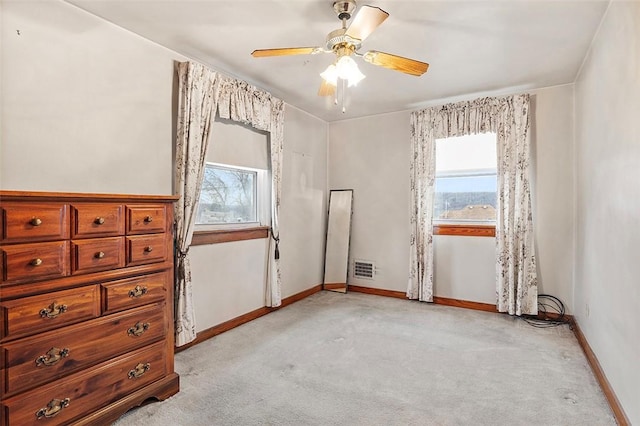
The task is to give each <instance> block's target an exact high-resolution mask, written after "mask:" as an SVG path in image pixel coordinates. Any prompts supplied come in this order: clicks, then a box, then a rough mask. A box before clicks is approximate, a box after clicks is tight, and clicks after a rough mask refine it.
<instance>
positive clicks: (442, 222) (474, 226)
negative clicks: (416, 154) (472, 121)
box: [432, 132, 498, 237]
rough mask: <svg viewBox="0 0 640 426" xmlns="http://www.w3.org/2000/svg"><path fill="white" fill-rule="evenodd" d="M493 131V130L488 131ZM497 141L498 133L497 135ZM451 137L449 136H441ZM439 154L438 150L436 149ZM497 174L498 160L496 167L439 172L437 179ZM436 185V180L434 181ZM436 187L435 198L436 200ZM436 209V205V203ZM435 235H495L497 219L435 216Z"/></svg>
mask: <svg viewBox="0 0 640 426" xmlns="http://www.w3.org/2000/svg"><path fill="white" fill-rule="evenodd" d="M488 133H492V132H488ZM494 136H495V138H496V143H497V135H495V134H494ZM440 139H444V140H446V139H449V138H440ZM436 155H437V150H436ZM492 175H495V176H496V180H497V177H498V169H497V161H496V168H495V169H493V168H485V169H461V170H448V171H444V172H439V173H438V172H437V171H436V175H435V179H438V178H453V177H473V176H478V177H480V176H492ZM434 186H435V181H434ZM435 194H436V193H435V188H434V200H435ZM497 196H498V188H497V187H496V200H497ZM434 209H435V205H434ZM432 220H433V229H432V230H433V235H448V236H463V237H495V235H496V219H494V220H465V219H436V218H435V215H434V217H433V219H432Z"/></svg>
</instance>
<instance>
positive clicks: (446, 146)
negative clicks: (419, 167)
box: [436, 133, 497, 174]
mask: <svg viewBox="0 0 640 426" xmlns="http://www.w3.org/2000/svg"><path fill="white" fill-rule="evenodd" d="M496 166H497V155H496V134H495V133H481V134H478V135H467V136H459V137H455V138H446V139H436V173H438V174H440V173H447V172H453V171H462V170H478V169H495V168H496Z"/></svg>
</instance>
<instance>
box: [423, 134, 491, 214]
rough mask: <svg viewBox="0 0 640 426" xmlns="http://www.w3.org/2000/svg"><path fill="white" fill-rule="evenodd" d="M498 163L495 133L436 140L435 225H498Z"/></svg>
mask: <svg viewBox="0 0 640 426" xmlns="http://www.w3.org/2000/svg"><path fill="white" fill-rule="evenodd" d="M496 163H497V159H496V138H495V134H494V133H484V134H479V135H468V136H462V137H456V138H447V139H437V140H436V181H435V200H434V211H433V218H434V221H436V222H441V223H442V222H454V223H455V222H493V221H495V219H496V190H497V181H496Z"/></svg>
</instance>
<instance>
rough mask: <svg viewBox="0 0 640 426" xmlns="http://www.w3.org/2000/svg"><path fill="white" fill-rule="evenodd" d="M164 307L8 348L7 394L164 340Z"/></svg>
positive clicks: (30, 339) (101, 320)
mask: <svg viewBox="0 0 640 426" xmlns="http://www.w3.org/2000/svg"><path fill="white" fill-rule="evenodd" d="M165 332H166V318H165V309H164V305H158V304H156V305H150V306H149V307H147V308H144V309H136V310H135V311H133V312H132V311H127V312H123V313H121V314H115V315H109V316H106V317H103V318H99V319H95V320H91V321H87V322H84V323H81V324H76V325H72V326H69V327H65V328H63V329H59V330H55V332H49V333H43V334H41V335H39V336H32V337H27V338H25V339H20V340H16V341H14V342H10V343H7V344H5V345H4V354H3V356H2V357H1V359H2V361H3V364H2V365H1V366H0V367H1V368H3V369H4V374H5V377H4V378H3V379H4V380H3V381H4V383H5V389H4V391H5V392H6V393H7V394H13V393H16V392H19V391H23V390H26V389H31V388H33V387H35V386H38V385H41V384H43V383H47V382H49V381H51V380H52V379H55V378H56V377H59V376H60V375H63V374H64V375H66V374H69V373H72V372H75V371H78V370H80V369H83V368H85V367H88V366H91V365H95V364H98V363H99V362H101V361H104V360H106V359H109V358H112V357H114V356H116V355H119V354H122V353H125V352H128V351H131V350H133V349H136V348H139V347H142V346H145V345H148V344H149V343H152V342H154V341H157V340H158V339H162V338H163V337H164V336H165Z"/></svg>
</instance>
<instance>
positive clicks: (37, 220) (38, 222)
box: [29, 217, 42, 226]
mask: <svg viewBox="0 0 640 426" xmlns="http://www.w3.org/2000/svg"><path fill="white" fill-rule="evenodd" d="M29 223H30V224H31V225H33V226H40V225H42V220H41V219H40V218H39V217H34V218H33V219H31V220H30V221H29Z"/></svg>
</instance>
